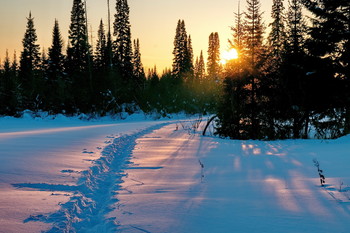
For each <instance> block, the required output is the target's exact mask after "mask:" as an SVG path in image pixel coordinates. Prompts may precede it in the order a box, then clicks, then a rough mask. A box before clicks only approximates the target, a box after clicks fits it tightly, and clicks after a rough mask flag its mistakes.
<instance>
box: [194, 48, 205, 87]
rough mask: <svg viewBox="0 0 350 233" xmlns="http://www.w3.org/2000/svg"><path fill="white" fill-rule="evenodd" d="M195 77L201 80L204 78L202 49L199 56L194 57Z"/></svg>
mask: <svg viewBox="0 0 350 233" xmlns="http://www.w3.org/2000/svg"><path fill="white" fill-rule="evenodd" d="M194 70H195V78H196V79H198V80H200V81H203V80H204V78H205V63H204V57H203V51H202V50H201V53H200V56H199V58H198V57H197V59H196V65H195V69H194Z"/></svg>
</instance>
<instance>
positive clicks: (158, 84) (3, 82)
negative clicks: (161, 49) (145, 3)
mask: <svg viewBox="0 0 350 233" xmlns="http://www.w3.org/2000/svg"><path fill="white" fill-rule="evenodd" d="M85 9H86V8H85V5H84V1H82V0H74V1H73V7H72V11H71V23H70V26H69V39H68V45H67V48H66V50H65V51H64V46H63V39H62V36H61V32H60V28H59V22H58V21H57V20H55V22H54V27H53V32H52V44H51V46H50V48H49V49H48V51H41V49H40V45H39V44H38V43H37V34H36V29H35V26H34V18H33V17H32V15H31V13H30V14H29V17H28V18H27V27H26V31H25V35H24V38H23V41H22V44H23V50H22V51H21V54H20V57H19V61H18V59H17V55H16V54H14V57H13V59H10V57H9V54H8V52H6V56H5V59H4V61H3V64H2V66H1V70H0V115H14V116H17V115H20V114H21V113H22V112H23V110H26V109H29V110H32V111H47V112H49V113H51V114H57V113H63V114H67V115H73V114H80V113H88V114H94V115H96V116H103V115H106V114H116V113H119V112H129V113H132V112H134V111H137V110H142V111H144V112H146V113H152V112H157V113H159V114H161V115H163V116H165V115H167V114H169V113H175V112H180V111H185V112H188V113H208V112H214V111H215V109H216V104H217V99H218V96H219V90H220V88H219V86H220V85H219V84H218V83H217V82H215V80H214V81H211V80H209V79H207V76H206V74H205V65H204V58H203V55H201V57H200V58H199V59H197V61H196V63H195V62H194V61H193V60H194V59H193V50H192V42H191V37H190V36H187V32H186V28H185V22H184V21H183V20H179V23H178V26H177V29H176V35H175V39H174V53H173V54H174V63H173V69H172V70H165V71H163V73H162V74H161V75H159V74H158V72H157V70H156V67H155V68H154V69H150V70H149V71H148V72H145V71H144V68H143V65H142V62H141V52H140V41H139V39H136V40H133V41H132V39H131V32H130V28H131V25H130V21H129V11H130V9H129V6H128V3H127V0H117V1H116V8H115V9H116V14H115V17H114V21H113V23H112V25H110V23H109V22H108V26H107V28H106V26H105V25H104V23H103V22H102V20H101V22H100V25H99V29H98V33H97V34H98V35H97V41H96V46H95V47H94V48H92V46H91V45H90V44H89V40H88V38H89V34H88V30H87V19H86V12H85ZM111 27H112V28H111ZM194 63H195V64H194Z"/></svg>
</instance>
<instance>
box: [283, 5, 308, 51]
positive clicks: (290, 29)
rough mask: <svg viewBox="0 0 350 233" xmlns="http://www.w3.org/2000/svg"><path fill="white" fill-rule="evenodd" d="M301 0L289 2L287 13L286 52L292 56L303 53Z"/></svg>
mask: <svg viewBox="0 0 350 233" xmlns="http://www.w3.org/2000/svg"><path fill="white" fill-rule="evenodd" d="M302 9H303V5H302V3H301V0H290V1H289V7H288V12H287V48H286V49H287V51H288V52H289V53H292V54H300V53H303V52H305V46H304V44H305V36H306V32H307V28H306V22H305V20H304V17H303V13H302Z"/></svg>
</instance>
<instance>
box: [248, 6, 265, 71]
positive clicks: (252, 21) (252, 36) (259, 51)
mask: <svg viewBox="0 0 350 233" xmlns="http://www.w3.org/2000/svg"><path fill="white" fill-rule="evenodd" d="M260 8H261V3H260V0H247V11H246V12H245V22H246V23H245V31H246V38H245V39H246V45H247V49H248V56H249V59H250V64H251V66H252V68H253V69H255V68H256V66H257V65H258V64H259V63H260V59H261V58H262V55H263V53H264V45H263V39H264V36H263V35H264V30H265V27H264V24H263V21H262V12H261V10H260Z"/></svg>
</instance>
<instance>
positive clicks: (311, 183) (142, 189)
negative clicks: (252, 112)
mask: <svg viewBox="0 0 350 233" xmlns="http://www.w3.org/2000/svg"><path fill="white" fill-rule="evenodd" d="M194 123H196V121H195V118H192V119H186V118H185V117H174V118H173V119H166V120H158V121H154V120H149V119H145V118H144V117H143V116H141V115H138V116H132V117H130V118H128V119H127V120H112V119H101V120H98V121H97V120H95V121H82V120H79V119H76V118H70V119H68V118H65V117H63V116H61V117H57V118H56V119H49V118H45V119H33V118H31V117H29V116H25V117H24V118H21V119H14V118H10V117H5V118H0V149H1V150H0V159H1V163H0V232H4V233H12V232H14V233H22V232H23V233H30V232H127V233H131V232H135V233H137V232H152V233H165V232H168V233H206V232H208V233H209V232H210V233H216V232H218V233H226V232H228V233H230V232H242V233H254V232H259V233H261V232H266V233H287V232H291V233H292V232H293V233H304V232H310V233H311V232H317V233H329V232H337V233H341V232H343V233H348V232H350V224H349V220H350V187H348V185H350V175H349V174H350V172H349V164H350V150H349V149H350V137H349V136H346V137H343V138H340V139H337V140H333V141H332V140H286V141H273V142H267V141H232V140H224V139H218V138H215V137H203V136H201V135H200V130H198V131H196V130H195V129H194V128H193V125H194ZM203 125H204V122H202V124H201V125H200V127H199V129H200V128H202V127H203ZM313 159H317V160H318V161H319V163H320V168H321V169H322V170H323V174H324V175H325V177H326V185H325V187H321V186H320V181H319V177H318V172H317V168H316V167H315V166H314V163H313Z"/></svg>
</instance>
